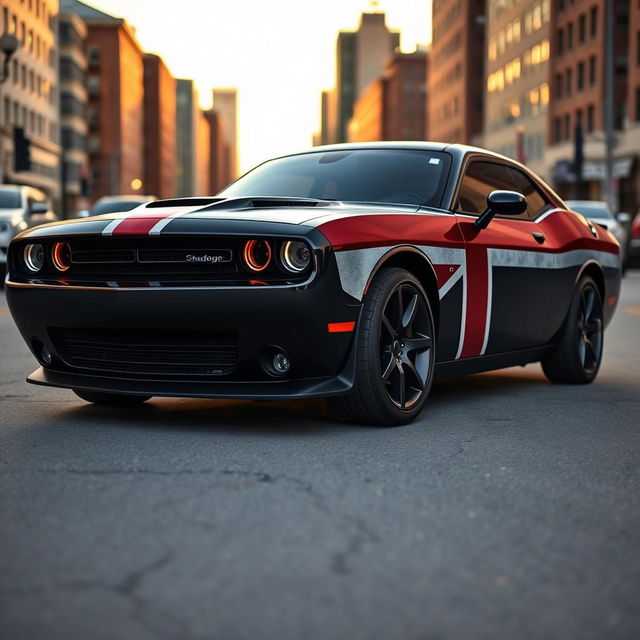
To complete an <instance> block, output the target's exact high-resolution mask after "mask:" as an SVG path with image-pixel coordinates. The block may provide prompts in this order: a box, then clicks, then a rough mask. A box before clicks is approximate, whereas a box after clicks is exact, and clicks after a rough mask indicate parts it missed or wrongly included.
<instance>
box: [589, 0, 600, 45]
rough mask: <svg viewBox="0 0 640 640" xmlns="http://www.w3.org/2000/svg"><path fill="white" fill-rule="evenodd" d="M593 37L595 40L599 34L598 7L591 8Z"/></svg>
mask: <svg viewBox="0 0 640 640" xmlns="http://www.w3.org/2000/svg"><path fill="white" fill-rule="evenodd" d="M590 14H591V15H590V17H591V20H590V22H591V37H592V38H595V37H596V35H597V34H598V7H591V12H590Z"/></svg>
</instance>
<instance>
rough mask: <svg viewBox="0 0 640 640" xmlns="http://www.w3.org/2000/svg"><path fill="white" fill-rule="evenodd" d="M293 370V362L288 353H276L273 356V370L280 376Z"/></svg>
mask: <svg viewBox="0 0 640 640" xmlns="http://www.w3.org/2000/svg"><path fill="white" fill-rule="evenodd" d="M290 368H291V362H290V361H289V357H288V356H287V354H286V353H282V352H280V353H276V355H275V356H273V370H274V371H275V372H276V373H279V374H280V375H284V374H285V373H287V371H289V369H290Z"/></svg>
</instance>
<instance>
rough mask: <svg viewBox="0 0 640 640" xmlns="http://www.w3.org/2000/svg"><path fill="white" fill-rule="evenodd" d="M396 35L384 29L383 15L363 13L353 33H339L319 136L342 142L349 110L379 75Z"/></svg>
mask: <svg viewBox="0 0 640 640" xmlns="http://www.w3.org/2000/svg"><path fill="white" fill-rule="evenodd" d="M399 45H400V33H399V32H397V31H390V30H389V29H388V28H387V25H386V20H385V14H384V13H363V14H362V16H361V19H360V26H359V27H358V29H357V31H341V32H340V33H339V34H338V39H337V41H336V85H335V87H334V89H333V90H332V91H331V92H330V93H329V95H328V96H327V98H326V100H327V110H326V114H325V113H324V111H323V116H326V117H323V122H322V125H321V127H322V130H321V134H320V137H321V138H322V139H325V140H326V141H327V142H345V141H346V140H347V126H348V124H349V120H350V119H351V116H352V115H353V107H354V104H355V103H356V101H357V100H358V98H359V97H360V96H361V95H362V93H363V91H364V90H365V89H366V88H367V87H368V86H369V85H370V84H371V83H372V82H373V81H374V80H375V79H376V78H377V77H378V76H379V75H380V73H381V72H382V70H383V69H384V65H385V62H386V61H387V58H388V57H389V56H390V55H391V53H392V52H393V51H394V50H395V49H396V48H397V47H398V46H399Z"/></svg>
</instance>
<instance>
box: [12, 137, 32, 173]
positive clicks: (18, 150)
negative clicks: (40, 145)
mask: <svg viewBox="0 0 640 640" xmlns="http://www.w3.org/2000/svg"><path fill="white" fill-rule="evenodd" d="M30 169H31V141H30V140H29V138H27V136H25V135H24V129H23V128H22V127H14V128H13V170H14V171H16V172H17V171H29V170H30Z"/></svg>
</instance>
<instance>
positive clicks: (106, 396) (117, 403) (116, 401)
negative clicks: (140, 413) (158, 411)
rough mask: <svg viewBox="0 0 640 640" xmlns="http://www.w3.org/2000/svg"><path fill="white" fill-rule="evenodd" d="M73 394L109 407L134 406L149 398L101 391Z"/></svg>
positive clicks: (74, 391) (81, 391)
mask: <svg viewBox="0 0 640 640" xmlns="http://www.w3.org/2000/svg"><path fill="white" fill-rule="evenodd" d="M73 393H75V394H76V395H77V396H78V398H82V399H83V400H86V401H87V402H92V403H93V404H101V405H107V406H110V407H131V406H136V405H139V404H142V403H143V402H146V401H147V400H149V399H150V398H151V396H131V395H128V394H124V393H103V392H101V391H84V390H81V389H74V390H73Z"/></svg>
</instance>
